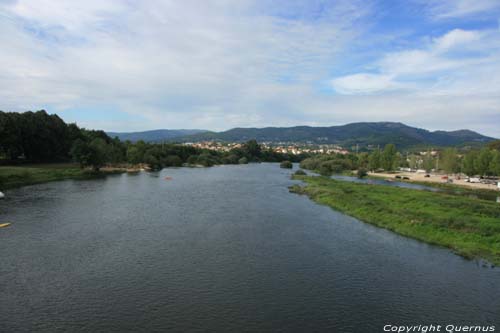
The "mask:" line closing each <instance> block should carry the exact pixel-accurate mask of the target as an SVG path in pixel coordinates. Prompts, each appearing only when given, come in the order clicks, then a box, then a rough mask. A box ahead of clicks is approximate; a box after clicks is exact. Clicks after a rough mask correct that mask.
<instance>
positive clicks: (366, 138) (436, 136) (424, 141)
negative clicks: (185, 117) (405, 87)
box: [177, 122, 494, 148]
mask: <svg viewBox="0 0 500 333" xmlns="http://www.w3.org/2000/svg"><path fill="white" fill-rule="evenodd" d="M249 139H256V140H257V141H259V142H304V143H305V142H308V143H316V144H321V143H331V144H340V145H343V146H351V145H355V144H358V145H360V146H367V145H381V146H382V145H385V144H386V143H394V144H396V145H397V146H398V147H399V148H406V147H412V146H463V145H481V144H484V143H487V142H489V141H492V140H494V139H493V138H491V137H487V136H484V135H481V134H479V133H476V132H473V131H469V130H458V131H433V132H431V131H428V130H425V129H421V128H415V127H411V126H407V125H405V124H402V123H394V122H376V123H375V122H373V123H368V122H367V123H352V124H347V125H342V126H331V127H310V126H296V127H288V128H286V127H266V128H233V129H230V130H228V131H224V132H205V133H198V134H195V135H189V136H186V137H182V138H177V140H179V141H204V140H220V141H231V142H240V141H247V140H249Z"/></svg>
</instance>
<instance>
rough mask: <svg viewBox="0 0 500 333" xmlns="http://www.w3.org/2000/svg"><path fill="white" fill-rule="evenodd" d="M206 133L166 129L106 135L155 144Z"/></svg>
mask: <svg viewBox="0 0 500 333" xmlns="http://www.w3.org/2000/svg"><path fill="white" fill-rule="evenodd" d="M202 132H206V131H205V130H197V129H191V130H190V129H179V130H168V129H159V130H152V131H144V132H128V133H126V132H107V134H108V135H109V136H110V137H112V138H114V137H118V138H119V139H120V140H122V141H126V140H129V141H132V142H136V141H139V140H143V141H146V142H155V141H166V140H172V139H175V138H179V137H184V136H188V135H193V134H197V133H202Z"/></svg>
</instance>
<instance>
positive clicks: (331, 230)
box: [0, 164, 500, 332]
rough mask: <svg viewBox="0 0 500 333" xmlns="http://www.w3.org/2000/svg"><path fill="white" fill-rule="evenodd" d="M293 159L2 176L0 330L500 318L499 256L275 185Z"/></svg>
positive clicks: (233, 327)
mask: <svg viewBox="0 0 500 333" xmlns="http://www.w3.org/2000/svg"><path fill="white" fill-rule="evenodd" d="M290 173H291V172H290V171H289V170H283V169H280V168H279V166H278V165H277V164H260V165H247V166H221V167H213V168H207V169H188V168H182V169H165V170H163V171H162V172H160V173H157V174H149V173H141V174H138V175H119V176H113V177H108V178H106V179H100V180H92V181H64V182H55V183H49V184H43V185H37V186H29V187H24V188H22V189H18V190H11V191H6V195H7V198H6V200H3V201H1V202H0V222H12V226H10V227H8V228H4V229H0V331H1V332H19V331H45V332H58V331H69V332H78V331H88V332H123V331H166V330H170V331H219V332H220V331H230V332H237V331H252V332H263V331H331V332H379V331H381V330H382V327H383V325H385V324H389V323H390V324H401V325H403V324H408V325H410V324H426V323H427V324H431V323H433V324H436V323H439V324H460V323H461V324H474V325H496V326H497V327H498V325H500V297H499V295H500V270H499V269H497V268H487V267H483V266H482V264H481V263H480V262H477V261H467V260H464V259H462V258H461V257H458V256H456V255H454V254H452V253H450V252H449V251H448V250H446V249H442V248H438V247H434V246H430V245H426V244H423V243H420V242H417V241H414V240H411V239H407V238H404V237H401V236H398V235H396V234H393V233H391V232H388V231H385V230H382V229H378V228H375V227H373V226H370V225H367V224H363V223H361V222H359V221H357V220H356V219H353V218H350V217H347V216H345V215H343V214H340V213H338V212H335V211H333V210H331V209H330V208H328V207H324V206H319V205H317V204H315V203H314V202H312V201H310V200H309V199H308V198H307V197H304V196H298V195H295V194H291V193H288V189H287V186H289V185H291V184H293V183H294V181H292V180H290V179H289V175H290ZM165 176H171V177H172V178H173V180H170V181H167V180H165V179H164V177H165Z"/></svg>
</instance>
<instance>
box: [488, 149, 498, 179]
mask: <svg viewBox="0 0 500 333" xmlns="http://www.w3.org/2000/svg"><path fill="white" fill-rule="evenodd" d="M491 155H492V156H491V161H490V166H489V173H490V174H491V175H494V176H500V151H498V150H493V151H492V152H491Z"/></svg>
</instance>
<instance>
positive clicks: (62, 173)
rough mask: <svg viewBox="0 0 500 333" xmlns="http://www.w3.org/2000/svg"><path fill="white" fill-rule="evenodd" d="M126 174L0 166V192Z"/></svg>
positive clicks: (74, 167) (48, 166)
mask: <svg viewBox="0 0 500 333" xmlns="http://www.w3.org/2000/svg"><path fill="white" fill-rule="evenodd" d="M123 172H127V169H126V168H118V167H113V168H102V169H101V170H99V171H98V172H96V171H92V170H90V169H81V168H80V167H79V166H78V165H76V164H39V165H29V166H1V167H0V190H5V189H11V188H16V187H21V186H26V185H34V184H40V183H47V182H52V181H58V180H65V179H90V178H95V177H102V176H105V175H110V174H117V173H123Z"/></svg>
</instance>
